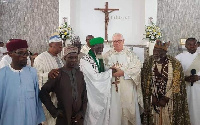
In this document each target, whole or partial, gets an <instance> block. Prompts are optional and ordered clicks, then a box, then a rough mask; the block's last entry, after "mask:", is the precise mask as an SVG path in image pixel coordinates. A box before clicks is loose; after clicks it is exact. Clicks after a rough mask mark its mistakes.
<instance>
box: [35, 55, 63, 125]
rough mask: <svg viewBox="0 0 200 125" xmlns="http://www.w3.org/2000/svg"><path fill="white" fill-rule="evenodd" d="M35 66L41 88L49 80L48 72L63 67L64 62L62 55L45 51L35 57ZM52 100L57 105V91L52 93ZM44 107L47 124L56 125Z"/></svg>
mask: <svg viewBox="0 0 200 125" xmlns="http://www.w3.org/2000/svg"><path fill="white" fill-rule="evenodd" d="M56 58H57V59H58V60H59V63H58V62H57V61H56ZM59 65H60V66H59ZM33 66H34V67H35V68H36V69H37V74H38V79H39V88H40V89H41V87H42V86H43V85H44V84H45V83H46V82H47V80H48V73H49V72H50V71H51V70H52V69H58V68H61V67H62V66H63V62H62V60H61V58H60V57H58V56H57V57H56V56H52V55H51V54H50V53H49V52H47V51H45V52H43V53H41V54H39V55H38V56H37V57H36V58H35V60H34V65H33ZM51 100H52V102H53V103H54V105H57V99H56V95H55V93H51ZM43 108H44V112H45V116H46V119H47V120H46V122H45V125H55V124H56V120H55V119H54V118H53V117H52V116H51V114H50V113H49V112H48V111H47V109H46V107H45V106H43Z"/></svg>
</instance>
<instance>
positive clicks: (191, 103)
mask: <svg viewBox="0 0 200 125" xmlns="http://www.w3.org/2000/svg"><path fill="white" fill-rule="evenodd" d="M197 55H198V52H196V53H194V54H191V53H189V52H184V53H181V54H179V55H177V56H176V59H178V60H179V61H180V62H181V64H182V67H183V70H184V73H185V75H186V71H187V70H188V68H189V67H190V66H191V64H192V63H193V61H194V60H195V58H196V57H197ZM196 74H197V75H198V76H200V71H196ZM186 88H187V100H188V107H189V114H190V122H191V125H199V124H200V118H199V116H200V108H199V107H200V80H199V81H197V82H195V83H194V84H193V86H191V84H190V83H187V85H186Z"/></svg>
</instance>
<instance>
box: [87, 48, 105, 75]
mask: <svg viewBox="0 0 200 125" xmlns="http://www.w3.org/2000/svg"><path fill="white" fill-rule="evenodd" d="M88 54H89V55H90V56H91V57H92V59H94V61H95V63H96V65H97V67H98V70H99V73H101V72H104V71H105V70H104V63H103V59H99V63H98V62H97V59H96V55H95V54H94V52H93V51H92V50H91V49H90V50H89V52H88Z"/></svg>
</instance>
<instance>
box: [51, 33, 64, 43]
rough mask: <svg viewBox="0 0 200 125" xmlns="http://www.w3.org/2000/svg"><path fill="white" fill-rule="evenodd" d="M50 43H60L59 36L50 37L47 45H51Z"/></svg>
mask: <svg viewBox="0 0 200 125" xmlns="http://www.w3.org/2000/svg"><path fill="white" fill-rule="evenodd" d="M52 42H62V39H61V38H60V36H59V35H54V36H51V37H50V39H49V43H52Z"/></svg>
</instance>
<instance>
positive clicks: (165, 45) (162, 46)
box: [154, 40, 170, 51]
mask: <svg viewBox="0 0 200 125" xmlns="http://www.w3.org/2000/svg"><path fill="white" fill-rule="evenodd" d="M169 44H170V41H169V42H165V43H164V42H162V41H161V40H156V44H155V46H154V48H160V49H163V50H165V51H167V48H168V47H169Z"/></svg>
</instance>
